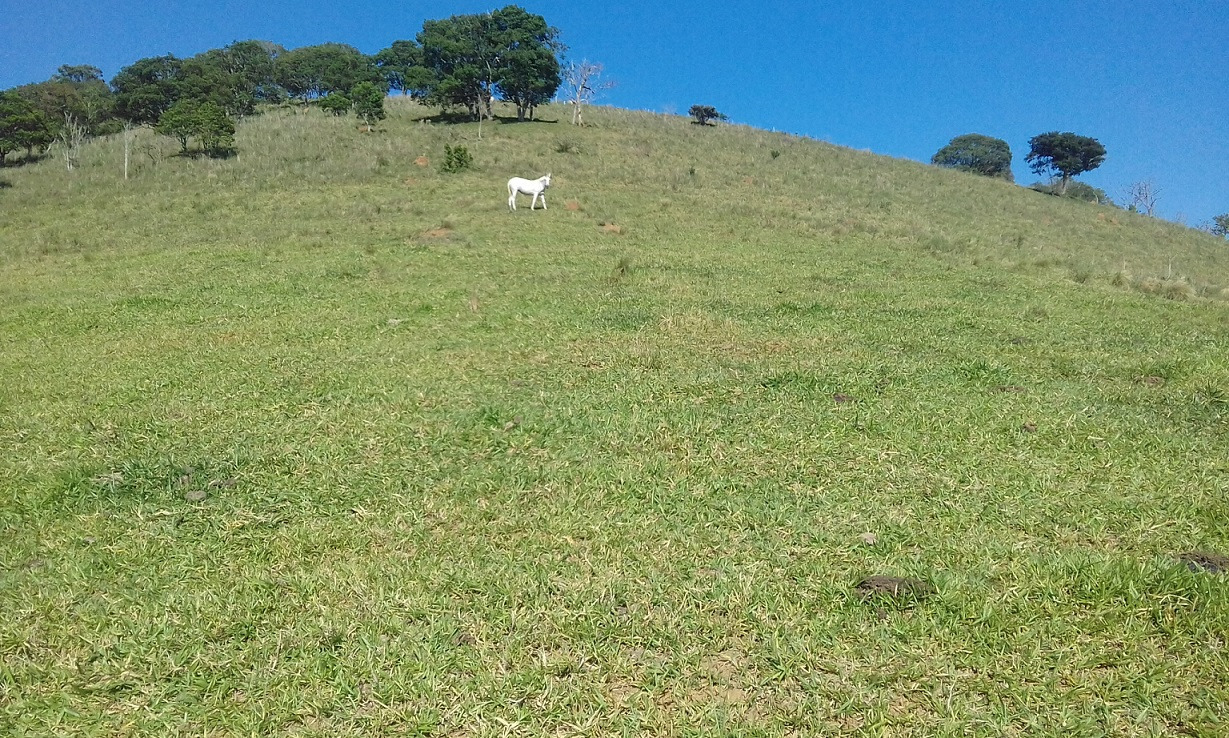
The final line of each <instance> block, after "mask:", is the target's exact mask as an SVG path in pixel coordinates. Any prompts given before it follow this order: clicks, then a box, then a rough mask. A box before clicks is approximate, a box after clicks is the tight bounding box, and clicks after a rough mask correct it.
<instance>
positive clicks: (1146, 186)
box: [1127, 179, 1161, 215]
mask: <svg viewBox="0 0 1229 738" xmlns="http://www.w3.org/2000/svg"><path fill="white" fill-rule="evenodd" d="M1160 196H1161V188H1159V187H1157V186H1156V182H1153V181H1152V180H1150V179H1145V180H1140V181H1139V182H1136V183H1135V184H1133V185H1131V186H1130V187H1128V188H1127V207H1129V208H1134V209H1135V210H1137V211H1139V212H1141V213H1143V214H1144V215H1153V214H1154V213H1155V212H1156V201H1157V200H1158V199H1159V198H1160Z"/></svg>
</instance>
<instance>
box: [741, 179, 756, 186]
mask: <svg viewBox="0 0 1229 738" xmlns="http://www.w3.org/2000/svg"><path fill="white" fill-rule="evenodd" d="M743 184H746V185H753V184H755V177H743Z"/></svg>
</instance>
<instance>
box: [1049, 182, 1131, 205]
mask: <svg viewBox="0 0 1229 738" xmlns="http://www.w3.org/2000/svg"><path fill="white" fill-rule="evenodd" d="M1029 189H1032V190H1036V191H1037V192H1044V193H1045V194H1047V195H1054V196H1055V197H1065V198H1068V199H1071V200H1082V201H1083V202H1091V203H1096V204H1097V205H1109V206H1110V207H1118V205H1117V204H1116V203H1115V202H1114V201H1113V200H1112V199H1110V196H1109V195H1107V194H1106V193H1105V190H1102V189H1100V188H1097V187H1093V186H1092V185H1090V184H1085V183H1083V182H1072V183H1070V184H1069V185H1067V191H1066V192H1062V191H1060V190H1061V187H1060V186H1059V185H1057V184H1046V183H1044V182H1035V183H1033V185H1032V186H1030V187H1029Z"/></svg>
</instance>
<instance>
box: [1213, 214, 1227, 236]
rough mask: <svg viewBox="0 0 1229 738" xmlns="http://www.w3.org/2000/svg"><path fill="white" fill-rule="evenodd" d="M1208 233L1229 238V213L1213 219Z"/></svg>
mask: <svg viewBox="0 0 1229 738" xmlns="http://www.w3.org/2000/svg"><path fill="white" fill-rule="evenodd" d="M1208 231H1209V232H1210V233H1212V235H1214V236H1222V237H1229V213H1221V214H1220V215H1217V216H1216V217H1214V218H1212V225H1211V226H1210V227H1209V228H1208Z"/></svg>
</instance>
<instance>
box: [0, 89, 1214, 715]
mask: <svg viewBox="0 0 1229 738" xmlns="http://www.w3.org/2000/svg"><path fill="white" fill-rule="evenodd" d="M390 108H391V109H390V115H389V119H388V120H387V121H386V122H385V124H384V126H383V129H382V130H381V131H379V132H377V133H375V134H367V133H364V132H361V131H359V130H357V129H356V125H355V123H354V121H353V120H350V119H339V118H333V117H328V116H324V115H320V114H317V113H316V112H315V111H308V112H306V113H304V112H292V111H275V112H271V113H269V114H266V115H263V116H260V117H257V118H254V119H252V120H248V121H245V122H244V123H243V124H242V125H241V126H240V128H239V132H238V149H239V155H238V156H237V157H235V158H232V159H230V160H225V161H211V160H207V159H197V160H193V159H187V158H182V157H176V156H171V154H172V153H173V151H174V148H175V145H174V144H173V143H172V142H167V141H160V140H157V139H153V138H151V137H149V136H147V135H142V137H141V138H140V139H139V140H138V142H137V145H136V146H135V147H134V158H133V163H134V166H133V172H132V178H131V179H129V180H128V181H124V180H123V179H122V155H123V152H122V142H120V141H118V140H112V141H103V142H96V143H95V144H94V145H92V146H91V147H90V148H89V149H88V150H87V151H86V152H85V156H84V158H83V164H84V165H83V168H82V169H81V170H79V171H77V172H73V173H69V172H65V171H61V167H59V166H58V163H57V162H55V161H47V162H44V163H42V164H39V165H36V166H31V167H23V168H20V169H15V170H12V171H6V172H5V174H4V176H5V178H6V179H7V180H8V181H10V182H11V184H12V187H11V188H7V189H5V190H3V191H0V207H3V218H4V221H3V227H0V260H2V263H3V267H4V268H3V271H2V272H0V447H2V448H5V449H11V451H10V452H7V453H5V454H0V488H2V489H3V490H4V493H3V495H2V496H0V533H2V534H3V536H4V540H5V542H6V545H5V546H4V547H0V584H2V586H0V610H3V611H4V612H5V613H6V614H7V617H6V618H5V619H3V620H2V621H0V653H3V659H0V661H2V663H3V667H2V668H0V675H3V676H2V677H0V695H3V698H2V699H0V732H3V733H5V734H13V735H22V734H30V735H38V734H48V733H55V734H58V735H123V734H132V733H146V734H173V733H178V732H185V733H186V732H193V733H200V732H206V731H212V732H214V733H218V734H237V735H238V734H244V735H246V734H254V733H260V734H275V735H330V736H332V735H360V734H361V735H406V734H421V735H441V736H486V735H491V736H494V735H507V734H517V735H544V734H592V735H608V734H646V735H699V734H719V733H729V734H747V735H766V736H767V735H774V736H775V735H788V734H794V735H821V734H833V733H843V734H867V735H880V734H883V733H885V732H891V733H893V734H900V735H926V736H934V735H966V734H968V732H970V728H972V732H974V733H976V734H984V735H1003V734H1055V733H1059V732H1065V733H1074V734H1079V735H1082V734H1090V735H1091V734H1098V733H1104V732H1108V733H1114V734H1174V733H1179V732H1187V733H1191V734H1206V735H1212V734H1216V733H1217V732H1219V731H1220V730H1222V729H1223V726H1224V721H1225V719H1226V716H1225V713H1224V708H1223V705H1224V704H1225V703H1226V699H1227V698H1229V689H1227V688H1226V686H1225V683H1224V679H1223V675H1224V673H1225V672H1226V668H1227V666H1229V665H1227V664H1226V656H1225V649H1224V633H1225V632H1227V630H1229V594H1227V593H1226V589H1225V587H1224V584H1225V581H1224V576H1223V575H1217V574H1214V573H1210V572H1209V571H1207V570H1206V568H1207V567H1206V566H1205V567H1201V566H1199V565H1192V566H1187V565H1185V564H1184V563H1183V559H1182V558H1181V555H1182V554H1185V553H1190V552H1193V551H1198V552H1204V553H1209V554H1217V553H1220V554H1223V553H1225V552H1227V551H1229V525H1226V522H1225V521H1226V520H1229V517H1227V516H1226V499H1227V496H1229V481H1227V480H1229V476H1227V474H1229V457H1227V456H1226V455H1225V453H1224V449H1225V442H1226V432H1227V431H1229V360H1227V358H1226V351H1225V347H1226V341H1227V340H1229V306H1227V305H1226V303H1225V302H1224V301H1223V300H1221V299H1219V297H1218V295H1219V294H1220V291H1221V289H1222V288H1223V287H1224V286H1225V285H1226V284H1229V276H1226V275H1227V274H1229V269H1227V266H1229V253H1227V250H1226V249H1225V248H1224V244H1223V242H1219V241H1217V240H1216V239H1213V238H1211V237H1210V236H1207V235H1205V234H1200V233H1196V232H1193V231H1190V230H1188V229H1184V228H1180V227H1178V226H1175V225H1172V224H1168V223H1164V222H1161V221H1156V220H1152V219H1148V218H1145V217H1143V216H1139V215H1134V214H1129V213H1125V212H1122V211H1117V210H1112V209H1106V208H1099V207H1095V206H1089V205H1084V204H1080V203H1073V202H1067V201H1062V200H1057V199H1054V198H1050V197H1047V196H1043V195H1039V194H1037V193H1033V192H1029V191H1026V190H1023V189H1021V188H1017V187H1013V186H1011V185H1008V184H1005V183H1002V182H998V181H992V180H986V179H983V178H978V177H974V176H968V175H962V174H959V173H953V172H948V171H942V170H938V169H934V168H931V167H927V166H923V165H919V164H917V163H914V162H908V161H897V160H890V159H884V158H882V157H875V156H872V155H869V154H865V153H860V152H854V151H850V150H847V149H842V148H839V147H835V146H830V145H827V144H823V143H820V142H815V141H810V140H804V139H799V138H796V137H790V136H786V135H783V134H775V133H770V132H763V131H754V130H749V129H745V128H739V127H715V128H702V127H698V126H694V125H690V124H689V123H688V122H686V120H684V119H681V118H678V117H663V116H656V115H652V114H648V113H636V112H627V111H618V110H609V109H599V110H596V111H594V113H593V114H592V116H590V117H591V119H592V120H593V121H594V123H595V124H596V125H594V126H593V127H591V128H586V129H582V130H578V129H574V128H572V127H569V126H567V125H566V124H565V122H564V121H566V111H562V110H558V109H554V108H548V109H546V110H544V111H542V117H543V118H545V119H547V120H548V121H554V120H555V119H559V122H539V123H528V124H511V123H507V124H490V123H487V124H484V126H483V128H482V138H481V140H479V139H478V138H477V135H478V130H477V127H476V126H475V125H473V124H462V125H447V124H443V123H434V122H430V121H428V120H426V119H424V116H426V115H428V114H429V112H430V111H424V110H422V109H420V108H417V107H416V106H414V105H412V104H406V103H402V102H401V101H394V102H393V104H391V105H390ZM458 143H459V144H464V145H465V146H467V147H468V148H469V149H470V151H472V152H473V154H474V156H475V164H476V166H475V168H474V169H473V170H472V171H468V172H464V173H461V174H443V173H441V172H440V171H439V170H438V167H437V165H438V163H439V161H440V158H441V156H442V153H443V148H444V145H445V144H454V145H455V144H458ZM774 152H776V153H774ZM420 157H425V158H426V159H427V160H428V162H427V166H419V165H418V164H416V163H415V162H416V160H418V159H419V158H420ZM547 171H550V172H552V174H553V176H554V186H553V187H552V189H551V190H549V191H548V199H549V209H547V210H545V211H541V210H539V211H536V212H530V211H529V209H528V207H527V202H525V201H523V204H522V207H521V209H520V210H518V211H517V212H515V213H509V212H507V209H506V205H505V200H506V192H505V191H504V182H505V181H506V179H507V178H508V177H509V176H512V175H520V176H529V177H536V176H538V175H540V174H543V173H545V172H547ZM1128 273H1129V276H1127V275H1128ZM1183 278H1185V279H1183ZM1146 279H1152V280H1156V281H1155V282H1142V281H1141V280H1146ZM1162 282H1164V284H1163V283H1162ZM1137 286H1142V287H1144V288H1146V289H1148V290H1153V291H1158V290H1159V291H1165V292H1167V294H1168V295H1169V296H1171V297H1177V298H1183V299H1165V298H1164V297H1162V296H1160V295H1159V294H1148V293H1146V292H1143V291H1140V290H1138V289H1133V287H1137ZM1199 561H1203V562H1204V563H1205V564H1207V563H1208V562H1214V561H1216V559H1215V557H1214V556H1210V557H1208V556H1205V558H1204V559H1199ZM872 574H882V575H891V576H898V577H908V578H913V579H916V580H917V581H918V582H920V584H917V585H916V586H912V587H907V588H906V590H907V591H905V592H904V595H905V596H899V597H893V596H891V594H890V593H883V592H879V593H875V592H870V591H868V588H867V586H863V587H861V588H859V587H858V586H857V585H858V584H859V582H860V581H861V580H862V579H863V578H864V577H866V576H868V575H872ZM876 581H879V580H876Z"/></svg>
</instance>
